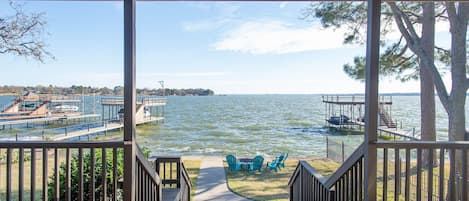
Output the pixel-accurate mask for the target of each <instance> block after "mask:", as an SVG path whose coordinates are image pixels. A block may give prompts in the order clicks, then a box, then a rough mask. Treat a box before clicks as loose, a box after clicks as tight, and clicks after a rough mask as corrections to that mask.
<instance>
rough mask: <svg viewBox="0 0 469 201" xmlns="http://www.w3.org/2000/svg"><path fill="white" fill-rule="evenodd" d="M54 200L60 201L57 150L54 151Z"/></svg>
mask: <svg viewBox="0 0 469 201" xmlns="http://www.w3.org/2000/svg"><path fill="white" fill-rule="evenodd" d="M54 199H55V200H56V201H58V200H60V175H59V150H58V149H57V148H55V149H54Z"/></svg>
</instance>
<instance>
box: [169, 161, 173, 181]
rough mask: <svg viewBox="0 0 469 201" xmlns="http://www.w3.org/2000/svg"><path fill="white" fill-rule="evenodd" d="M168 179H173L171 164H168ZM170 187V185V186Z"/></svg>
mask: <svg viewBox="0 0 469 201" xmlns="http://www.w3.org/2000/svg"><path fill="white" fill-rule="evenodd" d="M169 178H170V179H173V163H172V162H169ZM170 186H172V184H170Z"/></svg>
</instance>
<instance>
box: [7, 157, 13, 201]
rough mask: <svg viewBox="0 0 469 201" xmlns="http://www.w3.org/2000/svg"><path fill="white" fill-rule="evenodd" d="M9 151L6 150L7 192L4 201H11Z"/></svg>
mask: <svg viewBox="0 0 469 201" xmlns="http://www.w3.org/2000/svg"><path fill="white" fill-rule="evenodd" d="M11 149H12V148H7V164H6V165H7V167H6V168H7V170H6V174H7V176H6V179H7V192H6V200H11V152H12V151H11Z"/></svg>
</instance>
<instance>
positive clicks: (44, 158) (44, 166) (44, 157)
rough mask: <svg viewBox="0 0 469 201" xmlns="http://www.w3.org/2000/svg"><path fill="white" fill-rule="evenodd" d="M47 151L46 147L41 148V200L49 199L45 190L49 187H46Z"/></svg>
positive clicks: (47, 174)
mask: <svg viewBox="0 0 469 201" xmlns="http://www.w3.org/2000/svg"><path fill="white" fill-rule="evenodd" d="M48 158H49V157H48V153H47V148H43V149H42V199H43V200H49V198H48V194H47V190H48V189H49V187H48V183H47V181H48V176H49V173H48V167H47V166H48V162H49V159H48ZM7 200H8V199H7Z"/></svg>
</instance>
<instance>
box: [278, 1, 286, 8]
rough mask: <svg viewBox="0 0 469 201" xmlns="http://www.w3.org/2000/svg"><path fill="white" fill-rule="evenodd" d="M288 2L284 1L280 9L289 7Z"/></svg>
mask: <svg viewBox="0 0 469 201" xmlns="http://www.w3.org/2000/svg"><path fill="white" fill-rule="evenodd" d="M287 4H288V2H286V1H284V2H282V3H280V5H279V7H280V8H285V7H286V6H287Z"/></svg>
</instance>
